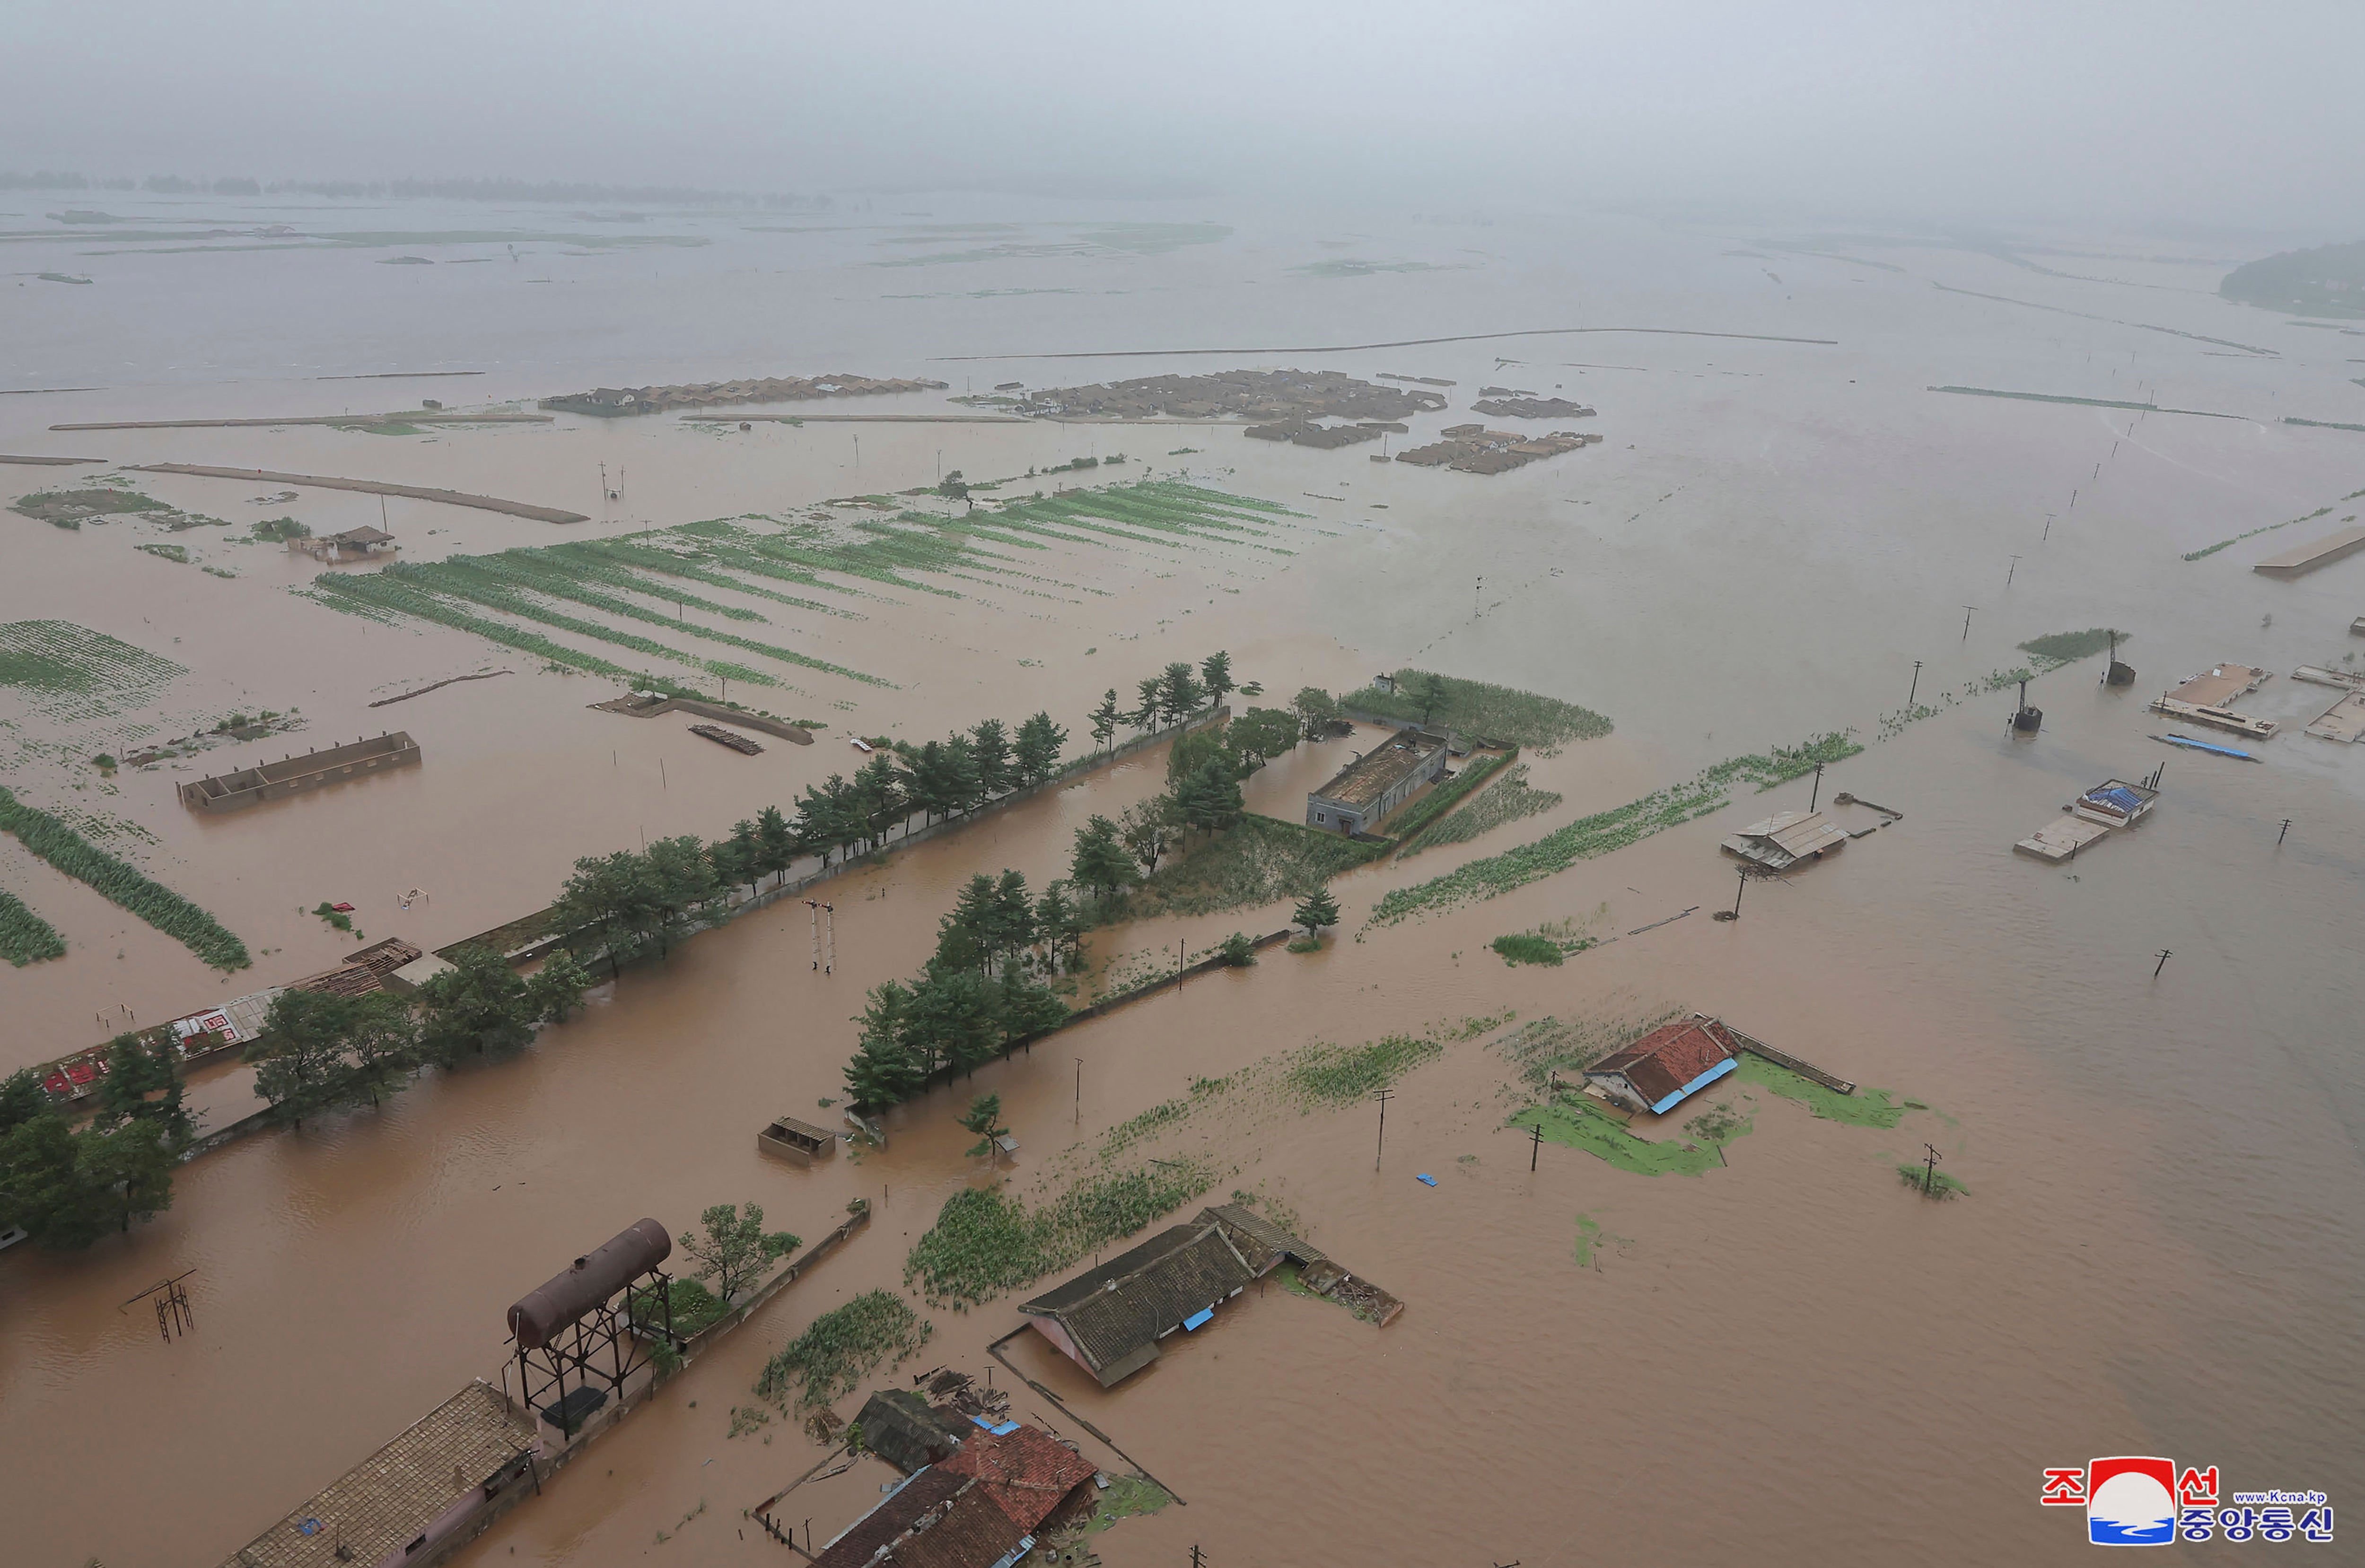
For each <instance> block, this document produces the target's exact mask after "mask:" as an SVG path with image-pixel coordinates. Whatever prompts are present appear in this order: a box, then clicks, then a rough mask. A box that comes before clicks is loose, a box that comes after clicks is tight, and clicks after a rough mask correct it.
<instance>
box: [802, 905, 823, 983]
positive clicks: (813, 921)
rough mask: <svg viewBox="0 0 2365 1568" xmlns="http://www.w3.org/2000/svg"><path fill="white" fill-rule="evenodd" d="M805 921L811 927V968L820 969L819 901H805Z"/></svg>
mask: <svg viewBox="0 0 2365 1568" xmlns="http://www.w3.org/2000/svg"><path fill="white" fill-rule="evenodd" d="M805 919H806V921H807V922H808V923H809V924H810V925H811V926H812V934H813V968H814V969H820V968H821V901H820V900H819V899H807V900H805Z"/></svg>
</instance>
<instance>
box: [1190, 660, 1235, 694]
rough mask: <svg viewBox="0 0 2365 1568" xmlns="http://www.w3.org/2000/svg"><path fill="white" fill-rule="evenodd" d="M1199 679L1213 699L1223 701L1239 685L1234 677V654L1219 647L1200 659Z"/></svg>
mask: <svg viewBox="0 0 2365 1568" xmlns="http://www.w3.org/2000/svg"><path fill="white" fill-rule="evenodd" d="M1199 679H1200V680H1201V682H1202V683H1204V684H1205V687H1206V688H1207V696H1208V699H1209V700H1211V701H1216V702H1221V701H1222V700H1224V699H1225V697H1226V696H1227V695H1229V694H1230V692H1231V691H1232V689H1233V688H1234V687H1235V686H1236V685H1237V682H1235V681H1234V680H1233V679H1232V655H1229V654H1227V653H1226V652H1224V650H1223V649H1221V648H1217V649H1216V651H1215V652H1214V653H1212V654H1209V655H1207V656H1206V657H1205V658H1204V659H1201V660H1200V661H1199Z"/></svg>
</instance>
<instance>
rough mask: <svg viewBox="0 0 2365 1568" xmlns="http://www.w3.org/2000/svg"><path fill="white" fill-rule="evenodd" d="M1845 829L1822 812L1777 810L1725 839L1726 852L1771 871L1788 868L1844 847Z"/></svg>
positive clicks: (1845, 844)
mask: <svg viewBox="0 0 2365 1568" xmlns="http://www.w3.org/2000/svg"><path fill="white" fill-rule="evenodd" d="M1847 841H1848V836H1847V832H1846V830H1845V829H1844V828H1842V827H1841V826H1840V824H1839V823H1835V822H1833V821H1832V819H1831V818H1829V817H1827V816H1825V815H1823V813H1822V812H1776V813H1775V814H1774V815H1772V816H1770V817H1767V818H1766V819H1765V821H1764V822H1754V823H1750V824H1749V825H1748V826H1747V827H1745V828H1743V829H1742V830H1741V831H1740V832H1739V833H1736V834H1733V835H1732V837H1731V838H1728V839H1726V840H1725V841H1724V846H1723V847H1724V850H1725V852H1726V853H1727V854H1729V855H1738V856H1739V857H1741V858H1743V860H1749V861H1754V862H1755V863H1756V864H1757V865H1760V866H1763V867H1765V868H1766V869H1768V870H1770V871H1787V870H1788V869H1789V868H1791V867H1793V866H1796V865H1797V864H1798V863H1799V861H1801V860H1821V858H1822V857H1824V856H1826V855H1835V854H1837V853H1838V852H1839V851H1841V850H1843V849H1844V848H1846V847H1847Z"/></svg>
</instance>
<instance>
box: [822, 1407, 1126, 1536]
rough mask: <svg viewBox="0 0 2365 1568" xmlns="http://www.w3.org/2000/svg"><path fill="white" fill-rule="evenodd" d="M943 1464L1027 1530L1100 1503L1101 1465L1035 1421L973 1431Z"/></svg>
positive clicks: (1035, 1531)
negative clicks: (1095, 1479)
mask: <svg viewBox="0 0 2365 1568" xmlns="http://www.w3.org/2000/svg"><path fill="white" fill-rule="evenodd" d="M864 1430H865V1431H866V1432H867V1431H869V1428H864ZM943 1468H944V1469H946V1470H948V1471H950V1472H951V1473H954V1474H955V1475H966V1476H969V1477H970V1478H971V1479H973V1480H974V1481H975V1482H976V1483H977V1490H978V1491H980V1492H981V1493H983V1494H984V1495H985V1499H986V1501H988V1502H990V1503H992V1505H993V1506H995V1507H997V1508H999V1509H1001V1510H1002V1511H1003V1513H1005V1514H1007V1515H1009V1516H1010V1519H1011V1522H1012V1523H1014V1524H1015V1525H1016V1526H1017V1527H1018V1528H1019V1529H1023V1530H1026V1531H1027V1532H1028V1533H1029V1534H1038V1533H1040V1532H1041V1530H1042V1529H1043V1527H1044V1526H1045V1525H1047V1524H1049V1525H1060V1524H1064V1523H1067V1522H1068V1521H1069V1520H1070V1519H1072V1518H1075V1517H1076V1516H1077V1515H1079V1514H1083V1513H1089V1512H1090V1511H1092V1509H1093V1508H1094V1507H1095V1506H1097V1504H1098V1499H1097V1497H1096V1495H1095V1492H1094V1488H1093V1476H1095V1475H1097V1474H1099V1473H1100V1469H1099V1467H1098V1466H1097V1465H1095V1464H1093V1462H1092V1461H1091V1460H1088V1459H1086V1458H1084V1457H1083V1455H1082V1454H1080V1453H1078V1452H1077V1451H1076V1450H1074V1449H1071V1448H1070V1447H1069V1446H1068V1445H1067V1444H1065V1443H1063V1442H1061V1441H1060V1440H1059V1439H1057V1438H1055V1437H1053V1436H1052V1435H1051V1434H1050V1433H1048V1432H1047V1431H1045V1430H1043V1429H1042V1428H1039V1427H1028V1426H1025V1425H1019V1426H1014V1427H1011V1428H1008V1429H1006V1430H1003V1431H999V1432H995V1431H979V1432H973V1433H971V1434H970V1437H969V1439H967V1440H966V1441H964V1442H963V1443H962V1444H961V1446H960V1451H959V1452H958V1453H956V1454H954V1455H953V1456H952V1458H950V1459H948V1460H947V1461H945V1462H944V1466H943Z"/></svg>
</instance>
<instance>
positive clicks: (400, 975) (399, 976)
mask: <svg viewBox="0 0 2365 1568" xmlns="http://www.w3.org/2000/svg"><path fill="white" fill-rule="evenodd" d="M458 967H459V966H457V965H455V964H454V963H452V962H451V961H450V960H449V959H446V958H437V957H436V956H435V955H434V954H432V953H429V954H427V955H426V956H425V957H423V958H413V959H411V960H410V962H409V963H407V964H405V965H403V966H402V967H401V968H400V969H394V970H391V971H389V972H388V973H387V977H386V989H387V990H388V991H398V992H400V993H401V994H402V995H404V996H413V995H416V994H418V993H419V992H420V991H423V990H425V989H426V987H427V982H428V981H430V980H433V979H434V978H435V977H436V976H437V975H448V974H450V973H451V972H452V971H453V970H454V969H456V968H458Z"/></svg>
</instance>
